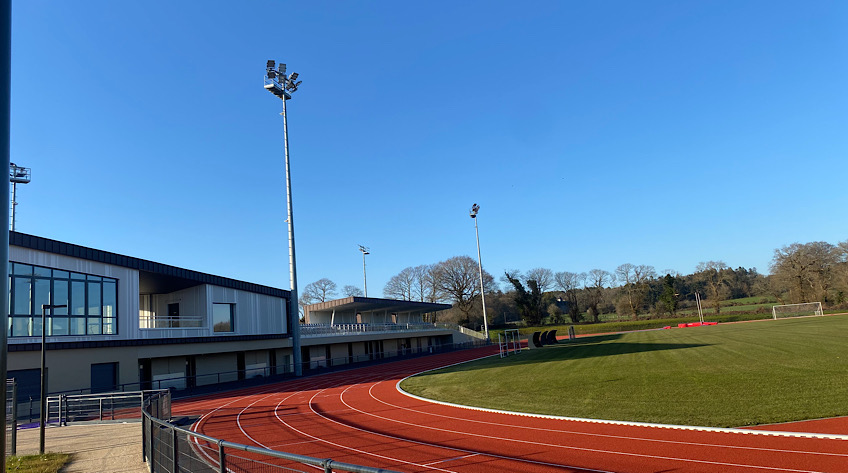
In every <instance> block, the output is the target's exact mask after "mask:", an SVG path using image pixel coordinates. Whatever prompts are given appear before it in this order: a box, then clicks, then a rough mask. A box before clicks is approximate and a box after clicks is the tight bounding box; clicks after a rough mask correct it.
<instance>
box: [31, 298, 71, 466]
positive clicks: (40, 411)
mask: <svg viewBox="0 0 848 473" xmlns="http://www.w3.org/2000/svg"><path fill="white" fill-rule="evenodd" d="M63 307H68V305H67V304H59V305H52V304H44V305H42V306H41V396H40V397H41V399H40V401H41V405H40V407H39V409H38V454H39V455H44V420H45V417H46V415H47V377H46V376H45V375H46V374H47V373H46V372H47V364H46V363H45V354H46V353H47V344H46V343H45V334H46V332H47V311H48V310H49V311H52V310H53V309H61V308H63ZM51 315H52V314H51ZM60 420H61V419H60Z"/></svg>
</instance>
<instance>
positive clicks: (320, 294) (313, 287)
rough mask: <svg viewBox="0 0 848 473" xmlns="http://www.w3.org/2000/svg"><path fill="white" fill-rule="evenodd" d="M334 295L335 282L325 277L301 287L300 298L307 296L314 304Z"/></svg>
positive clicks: (325, 300)
mask: <svg viewBox="0 0 848 473" xmlns="http://www.w3.org/2000/svg"><path fill="white" fill-rule="evenodd" d="M335 296H336V283H334V282H333V281H331V280H329V279H327V278H321V279H319V280H317V281H315V282H311V283H309V284H307V285H306V287H305V288H304V289H303V294H302V295H301V298H308V299H310V300H312V301H313V302H312V303H313V304H314V303H316V302H327V300H329V299H331V298H333V297H335Z"/></svg>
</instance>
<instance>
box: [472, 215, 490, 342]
mask: <svg viewBox="0 0 848 473" xmlns="http://www.w3.org/2000/svg"><path fill="white" fill-rule="evenodd" d="M479 211H480V206H479V205H477V204H474V205H472V206H471V212H470V215H471V218H473V219H474V233H475V234H476V235H477V265H478V266H479V268H480V299H481V301H482V303H483V331H484V333H485V334H486V340H489V322H488V321H487V320H486V291H485V290H483V260H482V259H480V231H479V230H477V212H479Z"/></svg>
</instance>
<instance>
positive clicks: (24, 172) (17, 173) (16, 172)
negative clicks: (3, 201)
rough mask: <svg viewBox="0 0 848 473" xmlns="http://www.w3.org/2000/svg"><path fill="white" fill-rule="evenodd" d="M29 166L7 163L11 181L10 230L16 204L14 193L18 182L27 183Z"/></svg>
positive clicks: (13, 228) (13, 222)
mask: <svg viewBox="0 0 848 473" xmlns="http://www.w3.org/2000/svg"><path fill="white" fill-rule="evenodd" d="M30 171H31V169H30V168H25V167H20V166H18V165H17V164H15V163H9V182H11V183H12V208H11V209H10V210H11V212H12V231H15V207H16V206H17V205H18V201H17V198H16V197H15V196H16V193H17V191H18V184H29V181H30Z"/></svg>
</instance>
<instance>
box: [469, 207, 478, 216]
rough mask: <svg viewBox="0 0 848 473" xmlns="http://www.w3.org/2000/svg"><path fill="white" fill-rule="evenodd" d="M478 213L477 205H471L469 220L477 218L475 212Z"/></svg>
mask: <svg viewBox="0 0 848 473" xmlns="http://www.w3.org/2000/svg"><path fill="white" fill-rule="evenodd" d="M479 211H480V206H479V205H477V204H474V205H472V206H471V212H470V213H469V214H470V215H471V218H477V212H479Z"/></svg>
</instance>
